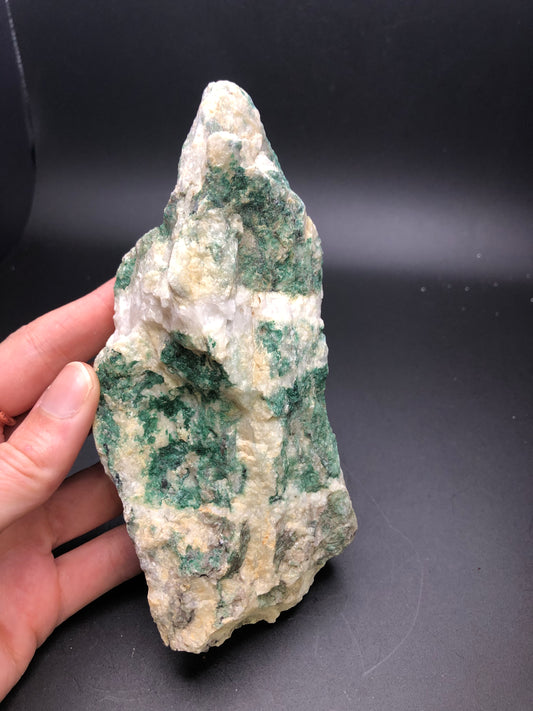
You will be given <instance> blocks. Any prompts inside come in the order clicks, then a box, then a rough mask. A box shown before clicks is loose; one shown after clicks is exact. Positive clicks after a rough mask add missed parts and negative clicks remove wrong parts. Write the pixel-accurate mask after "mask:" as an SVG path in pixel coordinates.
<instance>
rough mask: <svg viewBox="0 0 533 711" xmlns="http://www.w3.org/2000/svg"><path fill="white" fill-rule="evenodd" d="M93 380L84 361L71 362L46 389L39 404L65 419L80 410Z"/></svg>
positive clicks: (50, 412)
mask: <svg viewBox="0 0 533 711" xmlns="http://www.w3.org/2000/svg"><path fill="white" fill-rule="evenodd" d="M92 388H93V382H92V380H91V376H90V375H89V373H88V371H87V368H86V367H85V366H84V365H82V363H69V364H68V365H66V366H65V367H64V368H63V370H62V371H61V372H60V373H59V375H58V376H57V378H56V379H55V380H54V382H53V383H52V384H51V385H50V386H49V387H48V388H47V389H46V390H45V391H44V393H43V395H42V397H41V399H40V401H39V403H38V405H39V407H40V408H41V410H44V411H45V412H47V413H48V414H49V415H52V416H53V417H57V418H59V419H61V420H65V419H67V418H68V417H73V415H75V414H76V413H77V412H79V411H80V409H81V407H82V405H83V403H84V402H85V400H86V399H87V395H88V394H89V391H90V390H91V389H92Z"/></svg>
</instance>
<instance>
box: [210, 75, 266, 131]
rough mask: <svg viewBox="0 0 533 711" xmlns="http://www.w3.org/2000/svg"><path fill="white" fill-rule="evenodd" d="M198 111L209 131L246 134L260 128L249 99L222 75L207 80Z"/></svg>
mask: <svg viewBox="0 0 533 711" xmlns="http://www.w3.org/2000/svg"><path fill="white" fill-rule="evenodd" d="M198 113H199V116H200V120H201V121H202V122H203V123H204V125H205V126H206V128H207V130H208V132H209V133H215V132H220V131H225V132H228V133H233V134H237V135H241V134H244V135H247V134H249V133H250V131H253V132H260V133H263V132H264V129H263V125H262V123H261V119H260V117H259V111H258V110H257V109H256V107H255V105H254V103H253V101H252V99H251V98H250V96H249V95H248V94H247V93H246V92H245V91H244V89H241V87H240V86H238V85H237V84H235V83H234V82H232V81H227V80H224V79H222V80H219V81H214V82H211V83H210V84H208V85H207V86H206V88H205V89H204V92H203V94H202V100H201V102H200V107H199V111H198Z"/></svg>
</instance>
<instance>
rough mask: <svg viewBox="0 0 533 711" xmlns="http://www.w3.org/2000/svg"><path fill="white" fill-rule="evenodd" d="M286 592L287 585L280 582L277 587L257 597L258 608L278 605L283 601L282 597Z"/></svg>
mask: <svg viewBox="0 0 533 711" xmlns="http://www.w3.org/2000/svg"><path fill="white" fill-rule="evenodd" d="M286 592H287V585H286V584H285V583H284V582H283V580H282V581H281V582H280V583H279V584H278V585H275V586H274V587H273V588H271V589H270V590H269V591H268V592H266V593H263V594H262V595H258V596H257V602H258V603H259V607H271V606H273V605H277V604H279V603H280V602H281V601H282V600H283V597H284V595H285V593H286Z"/></svg>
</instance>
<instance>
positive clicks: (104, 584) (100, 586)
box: [56, 525, 140, 625]
mask: <svg viewBox="0 0 533 711" xmlns="http://www.w3.org/2000/svg"><path fill="white" fill-rule="evenodd" d="M56 566H57V574H58V582H59V588H60V594H61V602H60V609H59V616H58V620H57V624H58V625H59V624H61V622H64V621H65V620H66V619H67V618H68V617H70V616H71V615H73V614H74V613H75V612H77V611H78V610H81V608H82V607H85V605H88V604H89V603H90V602H92V601H93V600H96V598H98V597H100V595H103V594H104V593H106V592H108V590H111V589H112V588H114V587H115V586H117V585H119V584H120V583H123V582H124V581H125V580H129V579H130V578H133V576H134V575H137V573H139V572H140V565H139V560H138V558H137V555H136V554H135V548H134V546H133V543H132V541H131V539H130V537H129V536H128V534H127V531H126V526H124V525H122V526H117V528H113V529H112V530H111V531H107V532H106V533H103V534H102V535H101V536H97V538H93V539H92V541H89V542H88V543H84V544H83V545H82V546H80V547H79V548H75V549H74V550H72V551H69V552H68V553H65V554H64V555H62V556H59V558H57V560H56Z"/></svg>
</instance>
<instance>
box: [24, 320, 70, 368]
mask: <svg viewBox="0 0 533 711" xmlns="http://www.w3.org/2000/svg"><path fill="white" fill-rule="evenodd" d="M18 334H19V336H20V338H21V339H22V347H23V348H26V349H27V352H29V353H32V354H33V356H34V357H35V358H36V360H37V361H39V362H40V364H41V366H44V367H45V368H46V369H47V370H50V371H53V372H55V371H56V370H57V363H58V362H60V363H62V362H63V361H66V360H68V358H66V355H65V353H64V352H63V350H62V349H61V347H60V345H59V343H60V340H57V341H56V339H54V338H50V329H47V331H46V332H45V331H44V330H43V329H42V328H40V327H39V325H38V321H34V322H32V323H29V324H26V325H25V326H22V327H21V328H20V329H19V330H18Z"/></svg>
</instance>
